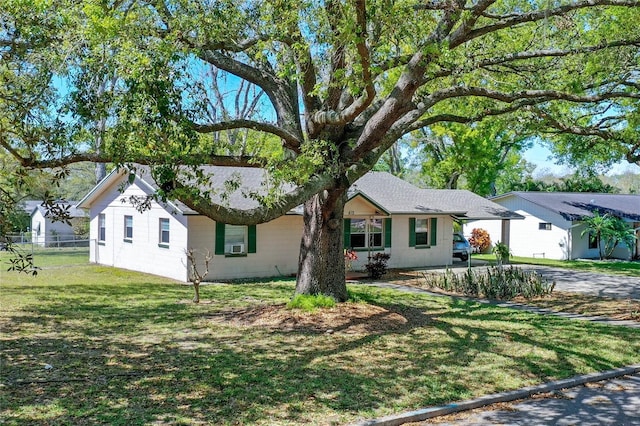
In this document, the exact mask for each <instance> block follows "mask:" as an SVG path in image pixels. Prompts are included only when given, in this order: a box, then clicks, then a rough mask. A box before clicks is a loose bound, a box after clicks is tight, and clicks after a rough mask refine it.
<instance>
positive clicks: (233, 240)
mask: <svg viewBox="0 0 640 426" xmlns="http://www.w3.org/2000/svg"><path fill="white" fill-rule="evenodd" d="M209 170H210V171H211V170H212V171H213V172H214V176H215V180H216V183H217V184H220V185H222V183H223V182H224V181H225V180H227V179H229V178H231V177H232V176H241V182H242V183H241V189H239V190H237V191H235V192H234V193H232V194H231V195H230V198H229V204H230V205H231V206H233V207H236V208H242V209H248V208H252V207H256V206H257V202H256V201H254V200H252V199H249V198H247V197H245V196H243V195H242V192H243V189H244V190H245V191H246V190H254V189H256V188H259V187H260V185H261V183H262V182H263V179H264V171H262V170H260V169H246V168H231V167H212V168H209ZM128 175H129V173H128V171H124V170H120V171H115V170H114V171H113V172H112V173H110V174H109V175H108V176H107V177H106V178H105V179H104V180H103V181H102V182H100V183H99V184H98V185H97V186H96V187H95V188H94V189H93V190H92V191H91V192H90V193H89V194H87V196H85V198H84V199H82V200H81V201H80V203H79V204H78V207H80V208H84V209H88V210H89V216H90V221H91V222H90V239H91V244H90V247H91V249H90V260H91V261H92V262H95V263H99V264H103V265H111V266H116V267H120V268H125V269H131V270H136V271H142V272H148V273H152V274H156V275H161V276H165V277H169V278H174V279H176V280H179V281H188V275H187V274H188V269H187V258H186V254H185V250H186V249H187V248H193V249H195V250H196V251H197V252H200V253H204V252H206V251H207V250H208V251H210V252H211V253H212V254H214V256H213V260H212V262H211V269H210V272H209V275H208V276H207V280H229V279H239V278H252V277H270V276H278V275H292V274H295V273H296V272H297V267H298V251H299V247H300V239H301V236H302V228H303V226H302V225H303V223H302V214H301V209H300V208H298V209H294V210H292V211H290V212H289V213H288V214H286V215H284V216H282V217H280V218H277V219H274V220H272V221H270V222H267V223H264V224H259V225H256V226H231V225H225V224H223V223H217V222H215V221H213V220H211V219H209V218H207V217H205V216H202V215H200V214H198V213H197V212H195V211H192V210H191V209H189V208H188V207H186V206H185V205H183V204H181V203H179V202H167V203H166V204H163V203H157V202H152V204H151V208H150V209H149V210H146V211H144V212H142V213H140V212H139V211H137V210H136V209H135V208H134V207H133V206H132V205H131V204H130V203H128V202H125V201H124V200H125V199H129V197H131V196H138V197H144V196H147V195H150V194H152V193H153V192H154V191H155V189H156V187H155V183H154V182H153V180H152V179H151V177H150V176H149V174H148V173H147V172H145V169H144V168H140V169H139V170H138V171H137V172H136V177H135V179H134V180H133V182H132V183H130V184H129V183H128V182H127V178H128ZM123 185H124V190H123ZM216 201H218V200H216ZM344 215H345V233H344V238H345V247H346V248H352V249H354V250H355V251H356V252H357V254H358V260H357V261H355V262H353V264H352V267H353V269H354V270H360V269H363V268H364V265H365V264H366V262H367V256H368V255H369V254H370V253H375V252H382V251H384V252H387V253H389V254H390V255H391V258H390V260H389V267H391V268H415V267H423V266H431V265H448V264H451V263H452V262H453V258H452V232H453V223H454V221H461V220H467V219H484V220H497V221H498V222H500V223H501V222H502V221H508V220H509V219H512V218H515V219H517V218H520V217H519V216H518V215H515V214H513V213H512V212H510V211H508V210H507V209H505V208H503V207H501V206H499V205H497V204H495V203H493V202H491V201H489V200H486V199H485V198H482V197H480V196H478V195H475V194H473V193H471V192H469V191H459V190H430V189H419V188H417V187H415V186H413V185H411V184H409V183H407V182H405V181H403V180H401V179H399V178H397V177H394V176H392V175H390V174H388V173H383V172H370V173H368V174H367V175H365V176H363V177H362V178H361V179H359V180H358V181H357V182H356V183H355V184H354V185H353V186H352V188H351V189H350V191H349V200H348V202H347V203H346V206H345V209H344ZM201 266H202V265H201Z"/></svg>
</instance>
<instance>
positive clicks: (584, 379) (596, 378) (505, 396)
mask: <svg viewBox="0 0 640 426" xmlns="http://www.w3.org/2000/svg"><path fill="white" fill-rule="evenodd" d="M637 373H640V364H635V365H630V366H628V367H622V368H616V369H613V370H608V371H604V372H599V373H589V374H582V375H580V376H575V377H571V378H568V379H563V380H556V381H553V382H549V383H544V384H541V385H537V386H528V387H525V388H522V389H518V390H514V391H509V392H501V393H496V394H493V395H486V396H481V397H479V398H475V399H470V400H467V401H462V402H457V403H451V404H447V405H441V406H437V407H429V408H424V409H421V410H416V411H409V412H406V413H401V414H396V415H391V416H385V417H380V418H378V419H372V420H364V421H361V422H358V423H353V424H352V426H396V425H401V424H404V423H408V422H420V421H423V420H427V419H430V418H433V417H438V416H444V415H446V414H451V413H458V412H460V411H466V410H472V409H474V408H479V407H484V406H485V405H490V404H495V403H497V402H510V401H515V400H518V399H526V398H530V397H531V396H533V395H536V394H539V393H545V392H552V391H556V390H560V389H565V388H572V387H575V386H580V385H584V384H585V383H592V382H600V381H602V380H608V379H613V378H616V377H620V376H627V375H630V374H637Z"/></svg>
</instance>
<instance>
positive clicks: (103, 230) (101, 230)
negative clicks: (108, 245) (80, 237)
mask: <svg viewBox="0 0 640 426" xmlns="http://www.w3.org/2000/svg"><path fill="white" fill-rule="evenodd" d="M106 241H107V215H106V214H104V213H99V214H98V242H99V243H103V244H104V243H105V242H106Z"/></svg>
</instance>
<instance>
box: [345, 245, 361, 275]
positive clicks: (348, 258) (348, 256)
mask: <svg viewBox="0 0 640 426" xmlns="http://www.w3.org/2000/svg"><path fill="white" fill-rule="evenodd" d="M354 260H358V255H357V254H356V252H355V251H353V250H351V249H344V265H345V268H346V270H347V271H350V270H351V263H352V262H353V261H354Z"/></svg>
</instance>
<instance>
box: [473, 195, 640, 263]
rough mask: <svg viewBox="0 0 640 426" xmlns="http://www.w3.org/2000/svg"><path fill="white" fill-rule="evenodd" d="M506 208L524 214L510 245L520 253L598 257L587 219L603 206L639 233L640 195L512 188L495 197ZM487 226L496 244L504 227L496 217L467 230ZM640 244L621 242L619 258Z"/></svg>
mask: <svg viewBox="0 0 640 426" xmlns="http://www.w3.org/2000/svg"><path fill="white" fill-rule="evenodd" d="M491 200H492V201H494V202H496V203H497V204H500V205H501V206H503V207H504V208H506V209H509V210H511V211H514V212H516V213H519V214H521V215H522V216H524V218H525V219H524V220H522V221H518V222H513V223H512V224H511V230H510V243H509V247H510V249H511V253H512V254H513V255H515V256H525V257H545V258H549V259H559V260H563V259H578V258H597V257H598V256H599V255H598V248H597V242H596V241H595V240H594V238H591V237H590V236H589V235H588V234H585V235H584V236H583V235H582V233H583V231H584V230H585V229H586V227H585V225H584V224H582V223H581V219H583V218H585V217H589V216H592V215H593V212H595V211H599V212H600V213H601V214H604V213H611V214H613V215H615V216H618V217H620V218H622V219H624V220H625V221H626V222H627V223H628V224H629V225H630V226H631V227H633V229H635V230H636V235H637V236H638V235H639V232H640V231H639V228H640V195H622V194H594V193H566V192H510V193H507V194H504V195H499V196H497V197H493V198H491ZM473 228H483V229H485V230H487V231H488V232H489V234H490V235H491V241H492V243H495V242H496V241H502V233H501V230H500V229H499V228H498V227H497V226H496V224H495V222H490V221H474V222H469V223H467V224H465V233H470V232H471V230H472V229H473ZM638 244H640V243H639V242H638V240H636V244H635V246H634V247H631V248H629V247H626V246H624V245H621V246H619V247H618V248H616V249H615V251H614V252H613V257H616V258H620V259H628V258H630V257H637V256H638V254H639V252H640V248H639V246H638Z"/></svg>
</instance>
